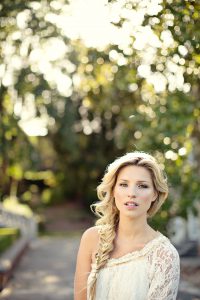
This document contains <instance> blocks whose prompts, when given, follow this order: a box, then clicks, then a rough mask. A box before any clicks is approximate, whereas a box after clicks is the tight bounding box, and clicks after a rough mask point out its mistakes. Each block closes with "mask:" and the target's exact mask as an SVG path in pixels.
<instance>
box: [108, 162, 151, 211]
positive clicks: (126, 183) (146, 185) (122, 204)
mask: <svg viewBox="0 0 200 300" xmlns="http://www.w3.org/2000/svg"><path fill="white" fill-rule="evenodd" d="M113 196H114V198H115V204H116V207H117V208H118V210H119V214H120V215H126V216H129V217H137V216H138V217H139V216H145V217H147V211H148V210H149V208H150V206H151V203H152V202H153V201H155V200H156V198H157V192H156V190H155V189H154V186H153V181H152V177H151V173H150V171H149V170H148V169H146V168H145V167H141V166H134V165H130V166H126V167H123V168H122V169H121V170H120V172H119V174H118V177H117V181H116V184H115V187H114V189H113Z"/></svg>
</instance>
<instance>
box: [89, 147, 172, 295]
mask: <svg viewBox="0 0 200 300" xmlns="http://www.w3.org/2000/svg"><path fill="white" fill-rule="evenodd" d="M128 165H136V166H141V167H145V168H146V169H147V170H149V172H150V173H151V177H152V181H153V185H154V188H155V190H156V191H157V193H158V196H157V199H156V201H154V202H152V204H151V207H150V208H149V210H148V212H147V214H148V217H152V216H153V215H154V214H155V213H156V212H157V211H158V210H159V209H160V207H161V206H162V204H163V203H164V201H165V199H166V198H167V195H168V185H167V178H166V176H164V173H163V172H162V169H161V167H160V165H159V164H158V162H157V161H156V159H155V158H154V157H153V156H151V155H150V154H147V153H145V152H138V151H134V152H130V153H127V154H125V155H124V156H122V157H119V158H117V159H116V160H115V161H114V162H112V163H111V164H110V165H108V167H107V170H106V172H105V174H104V176H103V178H102V182H101V183H100V184H99V186H98V187H97V195H98V198H99V199H100V200H101V201H99V202H97V203H95V204H92V205H91V210H92V211H93V212H94V213H95V215H96V216H97V217H98V218H99V219H98V220H97V221H96V223H95V225H97V226H98V227H99V249H98V253H97V254H96V274H94V276H93V278H92V280H91V283H90V289H89V294H90V299H91V300H93V299H95V290H96V280H97V276H98V272H99V270H100V269H101V268H102V267H103V266H105V264H106V262H107V260H108V259H109V256H110V253H111V252H112V250H113V248H114V239H115V236H116V227H117V224H118V221H119V212H118V209H117V207H116V205H115V201H114V197H113V188H114V186H115V183H116V180H117V176H118V174H119V172H120V170H121V169H122V168H123V167H125V166H128Z"/></svg>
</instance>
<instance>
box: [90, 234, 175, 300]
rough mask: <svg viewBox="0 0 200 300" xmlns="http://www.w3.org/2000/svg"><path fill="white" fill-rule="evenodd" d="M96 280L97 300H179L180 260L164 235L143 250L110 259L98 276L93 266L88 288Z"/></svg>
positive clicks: (94, 265) (93, 265)
mask: <svg viewBox="0 0 200 300" xmlns="http://www.w3.org/2000/svg"><path fill="white" fill-rule="evenodd" d="M93 276H97V289H96V298H95V299H96V300H102V299H105V300H124V299H127V300H158V299H159V300H175V299H176V295H177V291H178V285H179V278H180V259H179V255H178V252H177V250H176V249H175V247H174V246H173V245H172V244H171V242H170V240H169V239H168V238H167V237H165V236H164V235H163V234H160V235H159V236H158V237H156V238H155V239H153V240H152V241H150V242H149V243H147V244H146V245H145V246H144V248H142V249H141V250H137V251H133V252H130V253H127V254H125V255H123V256H122V257H119V258H111V259H109V260H108V261H107V264H106V266H105V267H104V268H103V269H101V270H100V271H99V272H98V273H97V269H96V264H95V263H94V264H92V270H91V273H90V275H89V277H88V286H89V284H90V281H91V279H92V277H93ZM125 295H126V297H125ZM124 297H125V298H124ZM88 299H89V295H88Z"/></svg>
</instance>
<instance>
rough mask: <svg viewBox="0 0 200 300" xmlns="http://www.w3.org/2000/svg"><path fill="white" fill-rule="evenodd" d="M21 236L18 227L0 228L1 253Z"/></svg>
mask: <svg viewBox="0 0 200 300" xmlns="http://www.w3.org/2000/svg"><path fill="white" fill-rule="evenodd" d="M19 236H20V231H19V229H18V228H12V227H5V228H4V227H3V228H0V255H1V254H2V253H3V252H5V251H6V250H7V249H8V248H9V247H10V246H11V245H12V244H13V243H14V242H15V241H16V239H17V238H18V237H19Z"/></svg>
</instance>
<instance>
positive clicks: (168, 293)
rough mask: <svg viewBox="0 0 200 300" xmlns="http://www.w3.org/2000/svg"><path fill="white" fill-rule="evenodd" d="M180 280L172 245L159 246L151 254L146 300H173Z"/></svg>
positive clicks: (176, 257)
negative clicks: (150, 270)
mask: <svg viewBox="0 0 200 300" xmlns="http://www.w3.org/2000/svg"><path fill="white" fill-rule="evenodd" d="M179 279H180V258H179V254H178V252H177V250H176V249H175V247H174V246H173V245H172V244H169V245H162V244H161V245H160V246H159V248H158V249H157V250H156V251H155V252H154V254H153V262H152V272H151V278H150V287H149V292H148V297H147V300H157V299H159V300H175V299H176V295H177V292H178V286H179Z"/></svg>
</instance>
